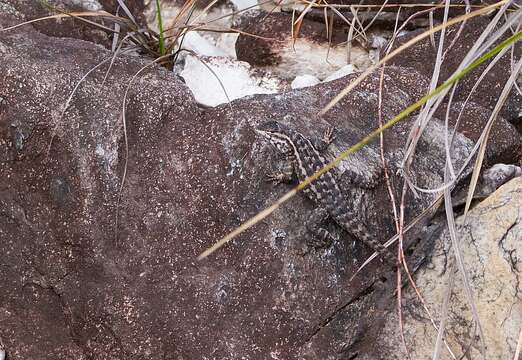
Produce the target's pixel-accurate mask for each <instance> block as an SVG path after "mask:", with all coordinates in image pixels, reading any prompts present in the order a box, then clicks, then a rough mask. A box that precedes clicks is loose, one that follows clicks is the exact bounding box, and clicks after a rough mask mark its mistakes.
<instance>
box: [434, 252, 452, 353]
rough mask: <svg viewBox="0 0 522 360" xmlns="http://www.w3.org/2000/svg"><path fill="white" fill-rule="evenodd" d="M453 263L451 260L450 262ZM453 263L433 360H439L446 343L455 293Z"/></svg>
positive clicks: (449, 267) (449, 271)
mask: <svg viewBox="0 0 522 360" xmlns="http://www.w3.org/2000/svg"><path fill="white" fill-rule="evenodd" d="M450 261H451V260H450ZM453 264H454V263H453V261H451V262H450V264H449V266H448V286H447V288H446V294H445V295H444V300H443V301H442V309H441V315H440V325H439V328H438V331H437V340H436V341H435V351H434V353H433V357H432V359H433V360H438V359H439V357H440V352H441V349H442V342H443V341H444V330H445V328H446V319H447V318H448V310H449V302H450V299H451V294H452V292H453V284H454V281H455V270H454V269H453V266H454V265H453Z"/></svg>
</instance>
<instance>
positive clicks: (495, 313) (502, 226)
mask: <svg viewBox="0 0 522 360" xmlns="http://www.w3.org/2000/svg"><path fill="white" fill-rule="evenodd" d="M521 219H522V177H518V178H516V179H513V180H511V181H510V182H508V183H507V184H505V185H504V186H502V187H501V188H500V189H498V190H497V191H496V192H495V193H493V194H492V195H491V196H490V197H488V198H487V199H486V200H485V201H483V202H482V203H480V204H479V205H477V207H475V208H474V209H472V210H471V212H470V213H469V214H468V218H467V220H466V222H465V223H464V222H463V219H462V218H459V219H458V220H457V226H458V229H459V243H460V246H461V249H462V254H463V259H464V263H465V266H466V268H467V269H468V272H469V273H468V275H469V279H470V283H471V287H472V289H473V293H474V296H473V298H474V301H475V303H476V306H477V310H478V314H479V318H480V320H481V324H482V328H483V332H484V343H485V346H486V352H485V354H484V355H485V357H483V356H481V355H480V353H479V349H480V343H479V342H478V341H477V339H476V338H475V339H474V338H473V333H474V325H473V323H472V321H471V319H472V317H471V313H470V307H469V305H468V301H467V297H466V295H465V293H464V287H463V285H462V276H461V274H460V273H457V274H456V277H455V285H454V287H453V289H454V290H453V294H452V296H451V301H450V304H449V318H448V320H447V325H446V331H445V335H446V337H445V340H446V342H447V344H448V346H449V348H450V349H451V351H452V352H453V354H455V356H456V357H457V358H460V357H462V356H468V357H469V358H472V359H483V358H484V359H512V358H513V356H514V354H515V349H516V345H517V340H518V336H519V333H520V324H522V302H521V301H520V298H521V296H522V294H521V293H520V270H519V267H520V257H521V255H520V254H521V253H522V242H521V241H520V240H521V239H522V222H521ZM450 244H451V241H450V239H449V237H448V235H447V234H445V235H444V236H442V237H441V238H440V239H438V240H437V241H436V245H435V251H434V255H433V260H432V263H431V265H430V266H429V267H427V268H425V269H423V270H422V271H420V272H419V274H418V275H417V277H416V284H417V286H418V288H419V289H420V292H421V293H422V294H423V297H424V299H425V300H426V305H427V307H428V309H429V310H430V312H431V314H432V316H433V318H434V319H435V322H436V324H437V326H438V324H439V321H440V312H441V306H442V302H443V299H444V297H445V293H446V289H447V285H448V276H449V270H448V264H449V263H451V262H454V257H453V251H454V250H453V248H452V247H451V245H450ZM455 267H456V266H455ZM455 267H454V268H455ZM404 304H405V306H404V309H403V310H404V319H403V323H404V324H405V328H404V333H405V338H406V344H407V346H408V351H409V353H410V356H411V357H412V358H414V359H424V358H429V357H431V356H432V354H433V351H434V344H435V340H436V338H437V332H436V330H434V328H433V326H432V324H431V323H430V322H429V320H428V319H427V315H426V313H425V312H424V311H423V310H422V307H421V306H420V304H419V301H418V299H417V298H416V295H415V294H414V293H413V291H411V290H408V291H407V292H406V294H405V299H404ZM397 324H398V320H397V318H396V314H392V316H390V318H389V319H388V321H387V322H386V326H385V330H384V332H383V334H382V337H381V340H380V344H379V346H378V347H379V348H380V349H384V351H387V353H388V354H389V357H388V359H404V357H405V353H404V347H403V345H402V343H401V340H400V337H399V335H398V334H399V330H398V325H397ZM470 345H471V346H470ZM381 351H382V350H380V351H379V353H380V352H381ZM465 354H467V355H465ZM362 358H363V359H375V358H376V357H373V356H372V355H371V354H369V355H367V356H363V357H362ZM440 358H441V359H452V358H453V357H451V356H450V354H449V352H448V350H447V348H446V346H445V345H443V346H442V352H441V357H440Z"/></svg>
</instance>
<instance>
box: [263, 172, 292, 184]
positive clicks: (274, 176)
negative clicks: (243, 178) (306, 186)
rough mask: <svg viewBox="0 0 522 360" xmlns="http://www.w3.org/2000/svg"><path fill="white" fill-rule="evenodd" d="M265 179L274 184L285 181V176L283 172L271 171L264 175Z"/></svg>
mask: <svg viewBox="0 0 522 360" xmlns="http://www.w3.org/2000/svg"><path fill="white" fill-rule="evenodd" d="M266 181H268V182H272V183H274V184H275V185H278V184H281V183H283V182H286V181H287V177H286V175H285V174H283V173H271V174H268V175H267V176H266Z"/></svg>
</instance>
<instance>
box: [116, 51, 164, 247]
mask: <svg viewBox="0 0 522 360" xmlns="http://www.w3.org/2000/svg"><path fill="white" fill-rule="evenodd" d="M170 56H172V55H170V54H169V55H165V56H161V57H159V58H157V59H155V60H154V61H152V62H151V63H150V64H147V65H145V66H144V67H142V68H141V69H139V70H138V71H137V72H136V73H135V74H134V75H133V76H132V78H131V79H130V81H129V84H128V85H127V88H126V89H125V94H124V95H123V101H122V113H121V123H122V128H123V140H124V146H125V160H124V164H123V174H122V176H121V184H120V188H119V190H118V198H117V202H116V221H115V224H114V239H115V241H117V240H118V221H119V215H120V203H121V195H122V192H123V186H124V185H125V180H126V179H127V167H128V165H129V139H128V136H127V120H126V118H125V110H126V108H127V96H128V94H129V90H130V87H131V85H132V83H133V82H134V80H135V79H136V78H137V77H138V76H139V75H140V74H141V73H142V72H143V71H145V70H146V69H147V68H149V67H150V66H152V65H154V64H156V63H158V62H160V61H162V60H165V59H166V58H168V57H170Z"/></svg>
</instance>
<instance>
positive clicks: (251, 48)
mask: <svg viewBox="0 0 522 360" xmlns="http://www.w3.org/2000/svg"><path fill="white" fill-rule="evenodd" d="M291 23H292V15H291V14H286V13H265V12H259V11H251V12H248V13H246V14H245V15H243V16H242V17H241V18H240V22H239V23H238V25H237V28H238V29H240V30H242V31H244V32H246V33H248V34H254V35H256V36H258V37H252V36H249V35H246V34H240V35H239V37H238V39H237V42H236V53H237V58H238V60H241V61H246V62H248V63H249V64H251V65H252V66H256V67H259V68H262V69H266V70H270V71H271V72H273V73H275V74H277V75H278V76H280V77H282V78H284V79H293V78H294V77H295V76H298V75H303V74H309V75H313V76H316V77H317V78H319V79H320V80H323V79H324V78H326V77H327V76H328V75H330V74H331V73H332V72H334V71H336V70H338V69H340V68H342V67H343V66H345V65H347V63H348V62H347V47H346V44H345V43H342V42H345V41H346V36H347V34H346V32H344V31H342V30H341V31H337V32H335V36H334V37H333V39H332V42H331V44H329V43H328V36H327V32H326V27H325V26H324V24H321V23H319V22H314V21H310V20H307V19H305V20H304V21H303V23H302V26H301V27H300V29H299V34H298V35H297V36H296V38H295V39H292V34H291V27H290V24H291ZM294 40H295V41H294ZM350 63H352V64H353V65H355V66H357V67H359V68H361V69H365V68H367V67H368V66H369V65H370V64H371V61H370V59H369V57H368V51H367V50H365V49H363V48H362V47H361V46H358V45H357V44H353V46H352V49H351V58H350Z"/></svg>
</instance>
